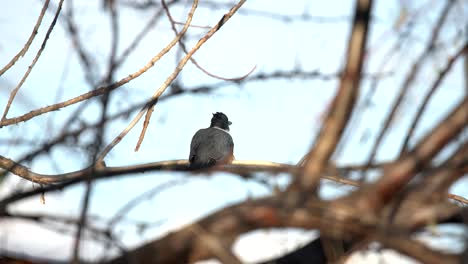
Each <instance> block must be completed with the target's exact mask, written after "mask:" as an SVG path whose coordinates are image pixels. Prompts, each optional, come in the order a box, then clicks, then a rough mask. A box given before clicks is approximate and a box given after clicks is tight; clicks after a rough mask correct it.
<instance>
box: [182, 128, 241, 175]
mask: <svg viewBox="0 0 468 264" xmlns="http://www.w3.org/2000/svg"><path fill="white" fill-rule="evenodd" d="M233 151H234V143H233V141H232V137H231V135H230V134H229V133H228V132H226V131H223V130H221V129H218V128H214V127H210V128H205V129H200V130H198V131H197V133H195V135H194V136H193V138H192V143H191V144H190V157H189V161H190V165H191V166H192V167H207V166H212V165H215V164H226V163H230V162H231V161H232V159H233Z"/></svg>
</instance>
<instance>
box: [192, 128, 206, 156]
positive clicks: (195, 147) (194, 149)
mask: <svg viewBox="0 0 468 264" xmlns="http://www.w3.org/2000/svg"><path fill="white" fill-rule="evenodd" d="M202 130H203V129H200V130H198V131H197V133H195V135H193V137H192V142H191V143H190V155H189V161H190V162H193V159H194V157H195V155H196V153H197V150H198V147H199V146H200V143H201V142H202V133H201V131H202Z"/></svg>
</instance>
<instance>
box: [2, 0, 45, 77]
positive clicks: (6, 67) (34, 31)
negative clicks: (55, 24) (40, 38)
mask: <svg viewBox="0 0 468 264" xmlns="http://www.w3.org/2000/svg"><path fill="white" fill-rule="evenodd" d="M49 2H50V0H46V1H45V2H44V5H43V6H42V10H41V13H40V14H39V17H38V18H37V21H36V25H35V26H34V29H33V31H32V32H31V35H30V36H29V39H28V41H27V42H26V44H24V47H23V48H22V49H21V50H20V51H19V52H18V54H16V55H15V56H14V57H13V58H12V59H11V60H10V62H8V63H7V64H6V65H5V66H4V67H3V68H2V69H1V70H0V76H2V75H3V74H4V73H5V72H6V71H7V70H8V69H10V68H11V67H12V66H13V65H15V63H16V61H17V60H18V59H19V58H20V57H21V56H24V54H26V52H27V51H28V49H29V46H31V43H32V42H33V40H34V38H35V37H36V35H37V32H38V30H39V26H40V25H41V22H42V18H43V17H44V14H45V12H46V10H47V7H48V6H49Z"/></svg>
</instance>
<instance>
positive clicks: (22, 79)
mask: <svg viewBox="0 0 468 264" xmlns="http://www.w3.org/2000/svg"><path fill="white" fill-rule="evenodd" d="M62 4H63V0H60V3H59V5H58V8H57V11H56V13H55V16H54V19H53V20H52V23H51V24H50V26H49V28H48V29H47V33H46V35H45V37H44V40H43V41H42V44H41V47H40V48H39V50H38V51H37V53H36V56H35V57H34V59H33V61H32V63H31V65H29V67H28V70H27V71H26V73H25V74H24V75H23V78H21V81H20V82H19V83H18V85H17V86H16V87H15V89H13V91H11V94H10V98H8V103H7V105H6V107H5V110H4V112H3V116H2V119H1V120H2V121H4V120H5V119H6V116H7V114H8V111H9V110H10V107H11V103H12V102H13V99H15V96H16V94H17V93H18V91H19V89H20V88H21V86H22V85H23V83H24V82H25V81H26V79H27V78H28V76H29V73H31V71H32V69H33V68H34V65H36V62H37V61H38V60H39V57H41V54H42V51H43V50H44V49H45V47H46V44H47V40H48V39H49V36H50V34H51V33H52V30H53V29H54V26H55V23H56V22H57V19H58V16H59V15H60V10H61V9H62ZM1 127H2V126H1V125H0V128H1Z"/></svg>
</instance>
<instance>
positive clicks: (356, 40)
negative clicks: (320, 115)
mask: <svg viewBox="0 0 468 264" xmlns="http://www.w3.org/2000/svg"><path fill="white" fill-rule="evenodd" d="M371 7H372V1H371V0H360V1H357V3H356V10H355V17H354V23H353V29H352V33H351V37H350V39H349V42H348V53H347V62H346V66H345V70H344V74H343V76H342V77H341V80H340V87H339V90H338V92H337V94H336V96H335V98H334V99H333V103H332V105H331V107H330V109H329V113H328V116H327V118H326V120H325V122H324V124H323V126H322V129H321V130H320V133H319V135H318V137H317V139H316V140H315V144H314V146H313V148H312V150H311V151H310V155H309V157H308V159H307V161H306V163H305V165H304V172H303V173H304V175H303V176H302V177H299V178H298V180H299V181H300V186H301V187H303V188H306V189H311V188H315V187H316V185H317V182H318V180H319V179H320V178H319V177H320V176H319V175H320V172H322V171H323V170H324V169H325V168H326V166H327V164H328V161H329V159H330V157H331V155H332V154H333V152H334V151H335V148H336V146H337V144H338V141H339V140H340V138H341V135H342V133H343V131H344V129H345V128H346V125H347V123H348V120H349V117H350V116H351V113H352V111H353V108H354V103H355V101H356V98H357V96H358V91H359V84H360V80H361V68H362V65H363V61H364V52H365V48H366V39H367V28H368V25H369V20H370V12H371Z"/></svg>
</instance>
